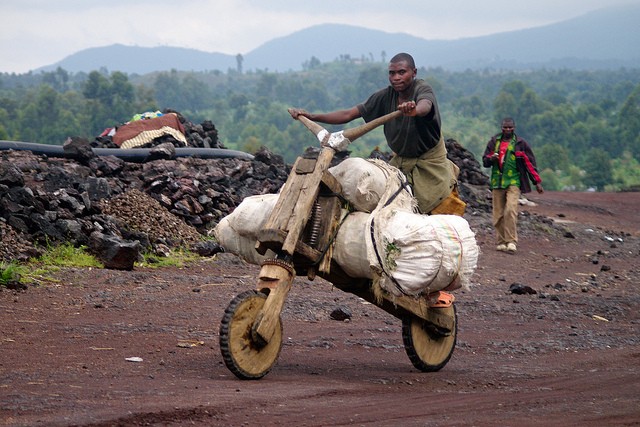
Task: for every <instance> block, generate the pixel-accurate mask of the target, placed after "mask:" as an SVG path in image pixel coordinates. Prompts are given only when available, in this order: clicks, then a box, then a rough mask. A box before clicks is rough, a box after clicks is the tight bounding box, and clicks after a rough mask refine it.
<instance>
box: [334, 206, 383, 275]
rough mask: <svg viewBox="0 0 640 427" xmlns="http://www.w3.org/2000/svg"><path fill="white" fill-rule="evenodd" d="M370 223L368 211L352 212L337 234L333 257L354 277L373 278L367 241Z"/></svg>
mask: <svg viewBox="0 0 640 427" xmlns="http://www.w3.org/2000/svg"><path fill="white" fill-rule="evenodd" d="M368 225H369V214H368V213H366V212H351V213H350V214H349V215H347V217H346V218H345V219H344V221H343V222H342V225H341V226H340V229H339V230H338V234H337V235H336V240H335V244H334V246H333V252H332V256H331V258H332V259H333V260H334V261H335V262H336V263H337V264H338V265H339V266H340V267H341V268H342V270H344V272H345V273H346V274H347V275H348V276H350V277H353V278H363V279H373V271H372V270H371V267H370V266H369V258H368V256H367V244H366V242H365V233H366V232H367V227H368Z"/></svg>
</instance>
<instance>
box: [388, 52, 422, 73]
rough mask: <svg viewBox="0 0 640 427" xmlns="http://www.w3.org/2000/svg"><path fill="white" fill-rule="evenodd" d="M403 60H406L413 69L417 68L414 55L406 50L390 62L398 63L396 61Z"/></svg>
mask: <svg viewBox="0 0 640 427" xmlns="http://www.w3.org/2000/svg"><path fill="white" fill-rule="evenodd" d="M403 61H405V62H406V63H407V65H408V66H409V67H411V68H412V69H414V68H416V62H415V61H414V60H413V56H411V55H409V54H408V53H404V52H402V53H399V54H397V55H395V56H394V57H393V58H391V61H389V62H391V63H396V62H403Z"/></svg>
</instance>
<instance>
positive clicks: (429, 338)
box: [402, 304, 458, 372]
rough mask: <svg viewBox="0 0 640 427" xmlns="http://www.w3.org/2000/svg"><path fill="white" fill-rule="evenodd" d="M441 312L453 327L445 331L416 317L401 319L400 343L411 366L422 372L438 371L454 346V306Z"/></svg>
mask: <svg viewBox="0 0 640 427" xmlns="http://www.w3.org/2000/svg"><path fill="white" fill-rule="evenodd" d="M431 310H439V311H440V310H441V314H443V315H446V316H451V317H452V320H453V327H452V328H451V330H445V329H442V328H439V327H438V326H436V325H434V324H432V323H429V322H427V321H425V320H424V319H421V318H419V317H416V316H412V315H408V316H405V317H403V319H402V341H403V343H404V349H405V351H406V352H407V355H408V356H409V359H410V360H411V363H412V364H413V366H415V367H416V368H417V369H419V370H421V371H423V372H434V371H439V370H440V369H442V368H443V367H444V365H446V364H447V362H448V361H449V359H451V355H452V354H453V349H454V348H455V346H456V337H457V334H458V318H457V314H456V309H455V305H454V304H451V306H450V307H446V308H432V309H431Z"/></svg>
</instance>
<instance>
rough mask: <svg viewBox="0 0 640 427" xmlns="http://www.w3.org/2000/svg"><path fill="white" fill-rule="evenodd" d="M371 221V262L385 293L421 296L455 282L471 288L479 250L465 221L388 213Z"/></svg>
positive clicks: (379, 214)
mask: <svg viewBox="0 0 640 427" xmlns="http://www.w3.org/2000/svg"><path fill="white" fill-rule="evenodd" d="M370 219H371V221H373V223H374V233H373V236H371V233H368V234H366V235H365V238H366V239H367V245H368V251H369V252H368V253H369V261H370V263H371V266H372V267H373V268H374V269H376V270H377V271H378V273H379V277H378V280H379V284H380V286H381V287H382V288H383V289H385V290H387V291H388V292H391V293H392V294H394V295H403V294H404V295H412V296H418V295H422V294H428V293H431V292H435V291H439V290H442V289H444V288H446V287H447V286H449V285H451V284H452V283H454V282H458V284H460V285H462V286H466V285H468V284H469V281H470V278H471V275H472V274H473V272H474V271H475V269H476V266H477V261H478V254H479V250H478V246H477V244H476V240H475V234H474V233H473V231H471V229H470V227H469V223H468V222H467V221H466V220H465V219H464V218H462V217H460V216H457V215H420V214H417V213H413V212H408V211H405V210H397V209H394V208H386V209H382V210H380V211H377V212H376V213H375V214H374V215H372V216H371V218H370Z"/></svg>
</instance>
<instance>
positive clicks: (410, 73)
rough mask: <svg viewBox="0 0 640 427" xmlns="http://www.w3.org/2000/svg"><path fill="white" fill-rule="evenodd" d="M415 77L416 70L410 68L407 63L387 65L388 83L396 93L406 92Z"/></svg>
mask: <svg viewBox="0 0 640 427" xmlns="http://www.w3.org/2000/svg"><path fill="white" fill-rule="evenodd" d="M415 76H416V70H415V69H412V68H410V67H409V64H407V61H400V62H391V63H389V83H390V84H391V86H392V87H393V88H394V89H395V90H396V91H397V92H403V91H405V90H407V88H408V87H409V86H411V83H412V82H413V78H414V77H415Z"/></svg>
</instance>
